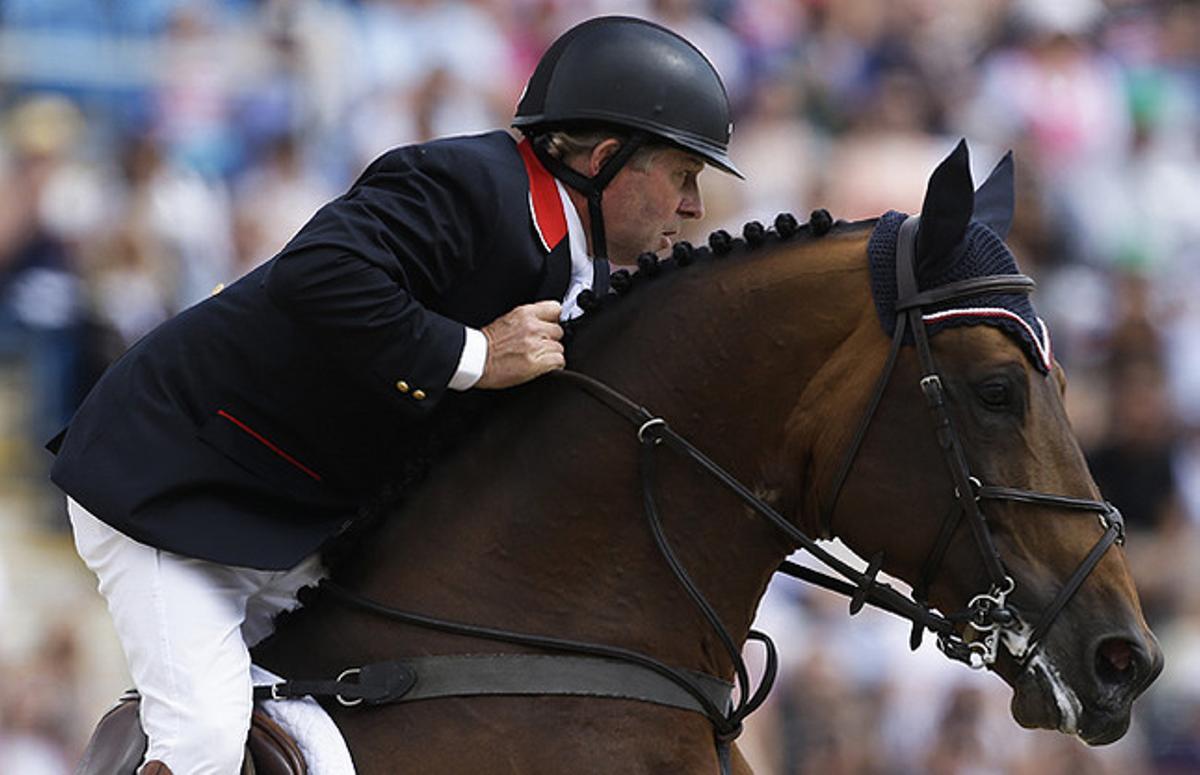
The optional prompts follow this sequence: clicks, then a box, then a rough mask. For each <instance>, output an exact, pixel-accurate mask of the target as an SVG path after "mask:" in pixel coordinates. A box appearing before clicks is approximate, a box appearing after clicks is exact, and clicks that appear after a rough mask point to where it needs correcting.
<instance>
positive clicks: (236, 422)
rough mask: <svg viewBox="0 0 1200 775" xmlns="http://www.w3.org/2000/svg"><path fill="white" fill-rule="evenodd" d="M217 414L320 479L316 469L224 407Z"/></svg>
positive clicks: (309, 474)
mask: <svg viewBox="0 0 1200 775" xmlns="http://www.w3.org/2000/svg"><path fill="white" fill-rule="evenodd" d="M217 414H218V415H220V416H221V417H224V418H225V419H226V420H229V422H231V423H233V424H234V425H236V426H237V427H238V428H241V429H242V430H243V431H245V432H246V433H248V434H250V436H251V437H253V438H254V439H255V440H256V441H258V442H259V443H261V444H262V445H263V446H265V447H266V448H267V449H269V450H271V451H272V452H274V453H275V454H276V455H279V456H280V457H281V458H283V459H284V460H286V461H287V462H289V463H291V464H292V465H294V466H295V467H296V468H299V469H300V470H301V471H303V472H304V473H305V474H307V475H308V476H309V477H311V478H312V479H314V480H316V481H318V482H319V481H321V475H320V474H318V473H317V472H316V471H314V470H312V469H311V468H309V467H308V466H306V465H304V464H303V463H301V462H300V461H299V460H297V459H296V458H294V457H292V456H291V455H289V454H288V453H286V452H284V451H283V450H282V449H280V448H279V447H277V446H275V445H274V444H272V443H271V442H270V441H269V440H268V439H267V438H266V437H265V436H263V435H262V434H261V433H259V432H258V431H256V430H254V429H253V428H251V427H250V426H249V425H247V424H246V423H244V422H242V421H241V420H239V419H238V418H236V417H234V416H233V415H231V414H230V413H229V412H226V411H225V410H224V409H218V410H217Z"/></svg>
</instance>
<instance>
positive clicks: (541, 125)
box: [513, 16, 742, 258]
mask: <svg viewBox="0 0 1200 775" xmlns="http://www.w3.org/2000/svg"><path fill="white" fill-rule="evenodd" d="M596 125H605V126H610V127H613V128H616V129H624V130H627V131H629V133H630V134H629V139H628V140H627V141H625V142H624V143H623V145H622V147H621V149H620V151H618V152H617V153H616V154H615V155H613V156H612V157H611V158H610V159H609V161H608V162H607V163H606V164H605V166H604V168H603V169H601V170H600V172H599V173H598V174H597V175H596V176H595V177H587V176H585V175H581V174H580V173H578V172H576V171H575V170H572V169H571V168H570V167H568V166H567V165H566V164H564V163H563V162H561V161H559V160H558V159H555V158H553V157H552V156H551V155H550V154H549V153H548V152H547V151H546V149H545V146H544V145H543V144H542V143H540V142H537V138H538V136H539V135H542V134H543V133H544V132H546V131H549V130H555V129H568V130H569V129H572V128H577V127H586V126H596ZM513 126H515V127H517V128H519V129H520V130H521V131H522V132H523V133H525V135H526V136H529V137H531V138H533V139H534V140H535V142H534V143H533V146H534V150H535V151H536V152H537V155H538V158H539V159H541V161H542V163H543V164H544V165H545V166H546V168H547V169H549V170H550V172H551V173H552V174H554V176H555V177H557V178H559V179H560V180H562V181H563V182H564V183H566V184H567V185H569V186H571V187H572V188H575V189H576V190H578V191H580V192H581V193H583V194H585V195H586V196H587V197H588V203H589V211H590V213H591V220H592V224H593V235H592V242H593V249H594V250H595V252H596V257H597V258H606V257H607V256H606V251H605V243H604V225H603V218H602V217H601V216H600V197H601V192H602V191H603V189H604V187H605V186H606V185H608V183H609V181H611V180H612V178H613V177H614V176H615V175H616V174H617V172H618V171H619V170H620V168H621V167H622V166H624V164H625V162H627V161H628V160H629V157H631V156H632V155H633V153H634V152H635V151H636V150H637V149H638V148H639V147H641V146H642V145H644V144H645V143H646V142H648V141H649V142H652V141H655V140H658V141H663V142H667V143H670V144H672V145H675V146H677V147H679V148H682V149H683V150H686V151H689V152H691V153H695V154H696V155H697V156H699V157H701V158H702V159H704V160H705V161H707V162H708V163H709V164H712V165H713V166H714V167H717V168H718V169H721V170H724V171H725V172H728V173H730V174H732V175H736V176H737V177H739V178H740V177H742V174H741V172H739V171H738V169H737V167H735V166H734V164H733V162H732V161H731V160H730V159H729V156H728V147H729V135H730V133H731V132H732V131H733V124H732V122H731V121H730V115H729V98H728V96H727V95H726V93H725V86H724V84H722V83H721V77H720V76H719V75H718V74H717V71H716V69H715V68H714V67H713V66H712V63H710V62H709V61H708V59H706V58H705V56H704V55H703V54H701V53H700V51H699V50H698V49H697V48H696V47H695V46H693V45H692V44H691V43H689V42H688V41H686V40H684V39H683V38H682V37H680V36H679V35H677V34H675V33H674V32H671V31H670V30H668V29H666V28H665V27H661V26H659V25H657V24H654V23H652V22H648V21H646V20H644V19H635V18H632V17H627V16H602V17H598V18H595V19H589V20H588V21H585V22H583V23H582V24H579V25H576V26H575V27H572V28H571V29H569V30H567V31H566V32H565V33H563V35H562V36H561V37H559V38H558V40H556V41H554V43H553V44H551V46H550V48H549V49H548V50H547V51H546V53H545V54H544V55H543V56H542V58H541V60H540V61H539V62H538V65H537V68H536V69H535V70H534V71H533V75H532V76H531V77H530V79H529V83H528V84H527V85H526V87H525V93H524V94H522V95H521V100H520V102H519V103H518V104H517V113H516V116H515V117H514V118H513Z"/></svg>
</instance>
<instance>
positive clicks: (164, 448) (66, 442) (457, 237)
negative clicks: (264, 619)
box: [50, 132, 570, 569]
mask: <svg viewBox="0 0 1200 775" xmlns="http://www.w3.org/2000/svg"><path fill="white" fill-rule="evenodd" d="M555 206H557V207H559V208H560V209H559V210H558V212H557V213H553V212H551V216H552V217H550V218H549V223H547V222H545V221H546V219H545V215H544V213H545V212H549V211H553V209H554V207H555ZM538 209H541V210H542V211H543V214H542V217H541V218H540V219H539V217H538V216H537V215H535V211H537V210H538ZM569 274H570V248H569V245H568V240H567V239H566V228H565V221H563V220H562V211H561V204H560V203H559V200H558V199H557V193H556V189H555V188H554V181H553V179H552V178H551V177H550V176H549V174H548V173H547V172H546V171H545V169H544V168H542V167H541V165H540V164H538V163H537V161H536V159H535V158H534V157H533V156H532V154H530V153H529V152H528V148H527V147H523V148H520V149H519V148H518V145H517V143H516V142H515V141H514V140H513V139H512V138H511V137H510V136H509V135H508V134H506V133H504V132H493V133H489V134H485V135H479V136H473V137H463V138H453V139H446V140H439V141H435V142H431V143H427V144H423V145H415V146H409V147H404V148H399V149H396V150H392V151H390V152H388V153H386V154H384V155H383V156H381V157H380V158H379V159H377V160H376V161H375V162H373V163H372V164H371V165H370V166H369V167H368V168H367V169H366V171H365V172H363V174H362V176H361V177H360V178H359V179H358V180H357V181H356V182H355V183H354V185H353V186H352V187H351V188H350V190H349V191H348V192H347V193H346V194H345V195H343V196H341V197H339V198H338V199H335V200H334V201H332V202H330V203H329V204H327V205H325V206H324V207H323V208H322V209H321V210H319V211H318V212H317V213H316V215H315V216H314V217H313V218H312V220H310V221H309V222H308V224H307V225H306V226H305V227H304V228H303V229H302V230H301V231H300V232H299V233H298V234H297V235H296V236H295V238H293V239H292V241H291V242H289V243H288V244H287V245H286V246H285V247H284V249H283V250H282V252H280V253H279V254H278V255H277V256H275V257H274V258H272V259H271V260H270V261H268V262H266V263H265V264H263V265H262V266H260V267H258V268H257V269H255V270H253V271H252V272H250V273H249V274H247V275H246V276H244V277H243V278H241V279H240V280H238V281H237V282H236V283H233V284H231V285H230V286H229V287H227V288H224V289H223V290H222V291H221V292H219V293H216V294H214V295H213V296H212V297H211V298H209V299H207V300H205V301H203V302H201V303H199V304H197V305H195V306H193V307H191V308H189V309H187V310H184V311H183V312H181V313H180V314H179V315H177V316H175V317H174V318H172V319H171V320H168V321H167V322H165V323H163V324H162V325H161V326H159V327H158V328H157V329H155V330H154V331H152V332H151V333H150V334H148V335H147V336H146V337H145V338H143V339H142V340H141V341H139V342H138V343H136V344H135V345H133V347H131V348H130V349H129V351H128V352H126V353H125V354H124V355H123V356H122V357H121V358H120V359H118V360H117V361H116V362H115V363H114V364H113V365H112V366H111V367H110V368H109V369H108V371H107V372H106V373H105V374H104V375H103V377H101V379H100V380H99V382H98V383H97V384H96V386H95V387H94V389H93V390H92V391H91V393H90V394H89V395H88V397H87V398H86V399H85V400H84V402H83V404H82V405H81V406H80V408H79V410H78V412H77V413H76V415H75V416H74V418H73V419H72V421H71V423H70V425H69V427H68V428H67V429H66V430H65V431H64V432H63V433H62V434H60V435H59V436H58V437H56V438H55V439H54V440H53V441H52V442H51V444H50V448H51V449H52V450H53V451H55V452H56V453H57V458H56V460H55V462H54V467H53V470H52V474H51V478H52V480H53V481H54V482H55V483H56V484H57V485H58V486H59V487H61V488H62V489H63V491H65V492H66V493H67V494H69V495H70V496H71V497H73V498H74V499H75V500H77V501H78V502H79V503H80V504H81V505H83V506H84V508H86V509H87V510H88V511H90V512H92V513H93V514H95V515H96V516H97V517H98V518H99V519H101V520H103V521H104V522H106V523H108V524H109V525H111V526H113V527H114V528H116V529H117V530H119V531H121V532H123V533H125V534H126V535H128V536H130V537H132V538H134V539H135V540H137V541H140V542H142V543H145V544H148V545H150V546H154V547H158V548H161V549H166V550H169V551H172V552H176V553H179V554H183V555H187V556H191V557H199V558H202V559H206V560H212V561H216V562H220V563H224V564H229V565H240V566H247V567H252V568H263V569H283V568H288V567H291V566H292V565H294V564H295V563H296V562H298V561H299V560H300V559H302V558H303V557H305V556H307V555H308V554H310V553H311V552H313V551H315V550H316V549H317V548H318V547H319V546H320V545H321V544H322V543H323V542H324V541H325V540H327V539H328V538H330V537H331V536H333V535H334V534H336V533H337V532H338V531H340V530H341V529H342V528H343V527H345V526H346V525H347V524H348V522H349V521H350V520H352V519H353V518H354V516H355V515H356V512H357V509H358V507H359V505H361V503H362V502H363V501H364V500H365V499H367V498H368V497H369V496H370V495H371V494H373V493H374V491H375V490H376V489H377V488H378V486H379V485H381V484H382V483H383V482H385V481H386V480H387V478H388V476H389V472H395V471H396V470H397V462H398V461H399V460H402V459H403V457H404V455H405V454H406V453H407V452H408V451H409V450H408V448H409V446H410V445H412V444H413V441H412V439H413V435H414V434H413V432H412V431H413V429H414V428H415V427H416V426H418V425H419V424H420V423H421V422H422V421H423V420H425V419H427V418H428V417H429V414H430V412H431V410H433V408H434V407H436V406H437V405H438V402H439V399H440V398H441V397H442V396H443V395H444V393H445V391H446V385H447V383H448V382H449V380H450V378H451V377H452V376H453V374H454V372H455V370H456V368H457V365H458V360H459V357H460V355H461V352H462V348H463V342H464V338H465V329H464V325H468V326H472V327H475V328H481V327H483V326H484V325H485V324H487V323H489V322H491V321H492V320H494V319H495V318H497V317H499V316H501V315H503V314H505V313H506V312H508V311H509V310H511V309H512V308H514V307H516V306H518V305H520V304H524V303H529V302H533V301H538V300H542V299H555V300H558V299H561V298H562V297H563V294H564V293H565V291H566V288H567V283H568V281H569Z"/></svg>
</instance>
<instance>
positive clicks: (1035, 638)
mask: <svg viewBox="0 0 1200 775" xmlns="http://www.w3.org/2000/svg"><path fill="white" fill-rule="evenodd" d="M919 225H920V219H919V218H918V217H917V216H909V217H908V218H907V219H905V221H904V222H903V223H902V224H901V226H900V231H899V234H898V236H897V243H896V284H897V290H898V293H897V301H896V307H895V309H896V313H897V315H896V328H895V331H894V332H893V335H892V347H891V350H890V352H889V353H888V359H887V362H886V365H885V366H884V369H883V372H882V374H881V375H880V377H879V381H878V382H877V383H876V385H875V391H874V393H873V394H872V396H871V400H870V401H869V402H868V404H867V410H866V412H865V413H864V414H863V417H862V419H861V420H860V422H859V425H858V428H857V430H856V433H855V435H854V437H853V440H852V442H851V444H850V446H849V448H848V449H847V451H846V454H845V456H844V458H843V461H842V465H841V467H840V468H839V469H838V473H837V475H836V476H835V478H834V484H833V487H832V492H833V496H832V497H831V498H830V500H829V502H828V505H827V507H825V508H824V509H822V512H821V528H822V530H823V531H824V532H825V534H827V535H831V534H832V522H833V512H834V508H835V507H836V505H837V501H838V497H839V496H840V495H841V492H842V488H843V486H844V485H845V483H846V479H847V477H848V476H849V473H850V469H851V467H852V466H853V464H854V460H855V458H856V457H857V455H858V452H859V449H860V448H861V447H862V442H863V439H864V438H865V436H866V433H867V428H868V427H870V424H871V420H872V418H873V417H874V414H875V410H876V409H877V408H878V406H879V402H880V400H881V399H882V398H883V393H884V390H885V389H886V388H887V385H888V382H889V381H890V380H891V376H892V372H893V370H894V369H895V365H896V358H897V355H898V354H899V351H900V348H901V345H902V344H903V343H904V341H905V338H906V336H905V335H906V332H908V331H911V332H912V338H913V341H914V342H915V344H916V350H917V358H918V360H919V363H920V367H921V378H920V386H921V393H922V395H923V396H924V397H925V402H926V404H927V406H928V408H929V411H930V413H931V415H932V419H933V424H934V429H935V431H936V433H937V440H938V446H939V447H940V448H941V451H942V457H943V459H944V460H945V462H946V468H947V471H948V473H949V474H950V479H951V482H952V484H953V486H954V498H955V505H956V508H954V509H953V510H952V511H951V512H950V513H949V514H947V515H946V517H945V518H943V520H942V527H941V530H940V532H939V535H938V538H937V540H936V542H935V543H934V546H933V548H932V549H931V550H930V552H929V554H928V555H927V556H926V559H925V562H924V565H923V566H922V569H921V573H920V577H919V579H918V581H917V583H916V584H915V585H914V587H913V600H914V601H915V602H916V603H918V604H919V605H922V606H925V607H928V599H927V596H928V592H929V587H930V585H931V584H932V583H933V580H934V578H935V577H936V575H937V572H938V570H939V568H940V567H941V564H942V560H943V559H944V557H945V553H946V550H947V548H948V547H949V544H950V539H951V538H952V537H953V535H954V533H955V531H956V530H957V528H958V526H959V524H960V523H961V522H962V519H963V517H966V521H967V525H968V527H969V529H970V530H971V535H972V536H973V537H974V539H975V543H976V545H977V546H978V548H979V551H980V555H981V556H982V558H983V567H984V569H985V571H986V572H987V576H988V579H989V587H988V590H987V591H986V592H984V593H981V594H978V595H975V596H974V597H972V598H971V601H970V602H969V603H968V604H967V608H966V610H965V611H964V612H963V613H961V614H951V615H949V616H948V617H947V619H949V620H951V621H958V622H963V623H965V624H966V625H967V626H968V627H970V628H971V629H972V630H974V631H975V633H976V634H978V635H979V636H980V637H978V638H974V639H972V640H970V642H965V641H963V640H961V639H958V638H957V637H956V636H954V635H950V634H947V633H945V632H939V634H938V645H939V646H940V647H941V649H942V651H944V652H945V653H946V654H947V655H948V656H950V657H952V658H955V659H960V660H961V661H965V662H967V664H970V665H971V666H972V667H976V668H982V667H985V666H988V665H992V664H994V663H995V661H996V658H997V656H998V652H999V644H1000V641H1001V639H1003V640H1004V643H1005V645H1006V647H1007V649H1008V651H1009V652H1010V654H1012V656H1013V657H1014V658H1015V659H1017V660H1018V662H1019V664H1020V667H1021V669H1024V668H1025V666H1026V665H1027V664H1028V662H1029V660H1030V659H1031V658H1032V656H1033V654H1034V652H1035V651H1036V650H1037V647H1038V646H1039V645H1040V644H1041V642H1042V639H1043V638H1044V637H1045V636H1046V634H1047V633H1048V632H1049V630H1050V627H1051V625H1053V624H1054V621H1055V619H1056V618H1057V617H1058V615H1059V613H1061V612H1062V610H1063V608H1064V607H1065V606H1066V605H1067V603H1068V602H1070V600H1071V598H1072V597H1074V595H1075V593H1076V592H1078V591H1079V588H1080V586H1082V584H1083V582H1084V581H1085V580H1086V579H1087V577H1088V576H1089V575H1090V574H1091V572H1092V571H1093V570H1094V569H1095V567H1096V565H1097V564H1098V563H1099V562H1100V559H1101V558H1102V557H1103V556H1104V554H1105V552H1107V551H1108V548H1109V547H1110V546H1112V545H1113V544H1114V543H1118V544H1120V543H1124V540H1125V523H1124V520H1123V519H1122V517H1121V513H1120V512H1119V511H1118V510H1117V509H1116V507H1114V506H1113V505H1112V504H1111V503H1109V502H1107V501H1096V500H1089V499H1085V498H1073V497H1068V496H1065V495H1051V494H1048V493H1042V492H1034V491H1031V490H1023V489H1018V488H1014V487H1000V486H989V485H986V484H984V483H983V482H982V481H981V480H980V479H979V478H978V477H975V476H973V475H972V474H971V469H970V466H969V465H968V464H967V459H966V455H965V453H964V449H963V444H962V441H961V439H960V438H959V435H958V432H957V431H956V430H955V427H954V422H953V420H952V419H951V417H950V412H949V409H948V408H947V404H946V390H945V387H944V385H943V382H942V378H941V374H940V373H939V372H938V368H937V362H936V361H935V360H934V358H933V351H932V349H931V348H930V345H929V332H928V329H927V327H926V325H927V324H926V322H925V319H924V317H923V315H922V310H923V308H925V307H927V306H930V305H933V304H938V303H940V302H945V301H951V300H954V299H960V298H964V297H967V296H973V295H978V294H981V293H1026V294H1027V293H1029V292H1031V291H1032V290H1033V288H1034V282H1033V280H1032V279H1031V278H1029V277H1027V276H1025V275H1022V274H1002V275H987V276H984V277H975V278H971V279H967V280H961V281H958V282H953V283H948V284H946V285H942V286H939V287H937V288H934V289H932V290H928V291H919V290H918V288H917V281H916V271H915V256H916V243H917V230H918V228H919ZM983 501H1010V502H1015V503H1026V504H1035V505H1045V506H1053V507H1056V508H1063V509H1071V510H1075V511H1085V512H1086V511H1091V512H1095V513H1096V514H1097V515H1098V516H1099V518H1100V524H1101V525H1102V526H1103V527H1104V535H1103V536H1101V538H1100V540H1099V541H1097V542H1096V544H1095V546H1093V547H1092V550H1091V551H1090V552H1088V554H1087V556H1086V557H1085V558H1084V559H1083V561H1082V562H1080V564H1079V565H1078V567H1076V569H1075V572H1074V573H1072V574H1071V577H1070V578H1069V579H1068V580H1067V583H1066V584H1064V585H1063V587H1062V588H1061V589H1060V590H1059V591H1058V594H1057V595H1056V596H1055V598H1054V600H1053V601H1051V603H1050V605H1048V606H1047V607H1046V609H1045V610H1043V611H1042V613H1041V615H1040V616H1039V617H1038V619H1037V623H1036V624H1034V625H1033V626H1032V628H1030V627H1029V625H1027V624H1025V623H1023V622H1022V621H1021V619H1020V617H1018V616H1017V615H1016V613H1015V612H1014V611H1013V610H1012V609H1011V608H1009V607H1008V605H1007V602H1008V597H1009V596H1010V595H1011V594H1012V593H1013V591H1014V590H1015V588H1016V582H1015V581H1014V580H1013V577H1012V576H1011V575H1010V574H1009V573H1008V571H1007V569H1006V568H1005V567H1004V562H1003V561H1002V560H1001V559H1000V553H999V551H998V549H997V548H996V542H995V540H994V539H993V536H992V532H991V530H990V528H989V527H988V522H987V517H986V516H985V515H984V513H983V509H982V508H981V505H980V504H981V503H982V502H983ZM872 568H873V570H876V571H877V570H878V564H876V563H873V564H872ZM924 627H925V625H924V624H923V623H922V622H921V621H919V620H915V619H914V621H913V631H912V636H911V638H910V645H911V646H912V648H914V649H915V648H916V647H917V646H918V645H920V642H921V636H922V633H923V631H924ZM964 648H965V651H964ZM964 657H965V658H964Z"/></svg>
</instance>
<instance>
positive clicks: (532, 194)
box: [517, 138, 567, 253]
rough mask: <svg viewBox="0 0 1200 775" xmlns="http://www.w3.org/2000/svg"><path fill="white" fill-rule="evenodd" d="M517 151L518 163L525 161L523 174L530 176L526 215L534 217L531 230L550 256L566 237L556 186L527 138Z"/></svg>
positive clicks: (564, 219) (565, 220)
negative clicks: (519, 158)
mask: <svg viewBox="0 0 1200 775" xmlns="http://www.w3.org/2000/svg"><path fill="white" fill-rule="evenodd" d="M517 150H518V151H520V152H521V161H523V162H525V173H526V174H527V175H528V176H529V214H530V216H531V217H532V218H533V229H534V231H536V232H537V235H538V238H539V239H540V240H541V241H542V247H544V248H545V249H546V252H547V253H549V252H550V251H551V250H554V248H556V247H558V244H559V243H560V242H562V241H563V238H564V237H566V236H567V214H566V213H565V212H563V203H562V199H561V198H560V197H559V195H558V185H557V184H556V183H555V182H554V176H553V175H551V174H550V173H549V172H547V171H546V168H545V167H543V166H542V163H541V162H540V161H538V158H537V156H536V155H535V154H534V153H533V146H532V145H530V144H529V139H528V138H526V139H524V140H522V141H521V142H520V143H518V144H517Z"/></svg>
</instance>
